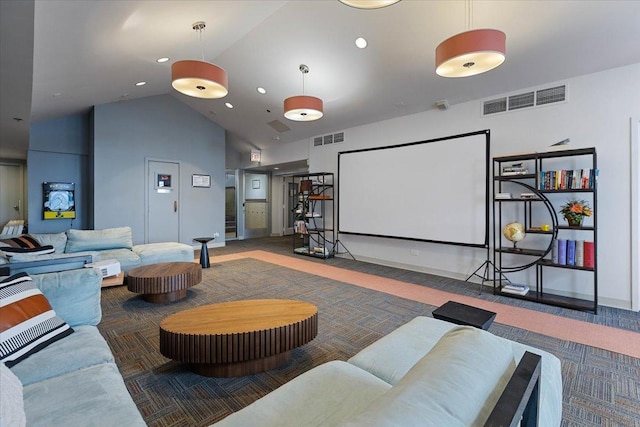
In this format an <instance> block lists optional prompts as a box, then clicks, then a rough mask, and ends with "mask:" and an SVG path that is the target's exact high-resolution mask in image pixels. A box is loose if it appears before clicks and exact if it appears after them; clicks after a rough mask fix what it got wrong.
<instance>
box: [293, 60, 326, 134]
mask: <svg viewBox="0 0 640 427" xmlns="http://www.w3.org/2000/svg"><path fill="white" fill-rule="evenodd" d="M299 68H300V72H301V73H302V95H298V96H292V97H290V98H287V99H285V100H284V116H285V117H286V118H287V119H289V120H295V121H296V122H310V121H313V120H318V119H319V118H321V117H322V116H323V115H324V114H323V112H322V109H323V105H322V99H320V98H316V97H315V96H307V95H304V75H305V74H307V73H308V72H309V67H307V66H306V65H304V64H301V65H300V67H299Z"/></svg>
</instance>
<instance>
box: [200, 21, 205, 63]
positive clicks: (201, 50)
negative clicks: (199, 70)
mask: <svg viewBox="0 0 640 427" xmlns="http://www.w3.org/2000/svg"><path fill="white" fill-rule="evenodd" d="M203 31H204V28H200V29H199V30H198V33H199V34H200V54H201V55H202V62H205V60H204V42H203V41H202V32H203Z"/></svg>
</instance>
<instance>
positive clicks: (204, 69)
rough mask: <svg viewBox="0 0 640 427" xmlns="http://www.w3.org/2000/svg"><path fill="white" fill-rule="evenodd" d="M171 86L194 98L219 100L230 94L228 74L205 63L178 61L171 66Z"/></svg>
mask: <svg viewBox="0 0 640 427" xmlns="http://www.w3.org/2000/svg"><path fill="white" fill-rule="evenodd" d="M171 85H172V86H173V88H174V89H175V90H177V91H178V92H181V93H183V94H185V95H189V96H193V97H194V98H206V99H217V98H223V97H225V96H226V95H227V94H228V93H229V89H228V88H229V78H228V76H227V72H226V71H225V70H223V69H222V68H220V67H218V66H217V65H214V64H211V63H209V62H204V61H190V60H187V61H177V62H174V63H173V65H171Z"/></svg>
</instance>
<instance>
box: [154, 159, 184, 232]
mask: <svg viewBox="0 0 640 427" xmlns="http://www.w3.org/2000/svg"><path fill="white" fill-rule="evenodd" d="M147 171H148V176H147V188H148V209H147V242H148V243H160V242H179V241H180V164H179V163H173V162H162V161H152V160H150V161H149V162H148V164H147Z"/></svg>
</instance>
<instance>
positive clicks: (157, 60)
mask: <svg viewBox="0 0 640 427" xmlns="http://www.w3.org/2000/svg"><path fill="white" fill-rule="evenodd" d="M168 60H169V58H167V57H166V56H165V57H162V58H158V59H156V62H159V63H161V64H162V63H163V62H167V61H168Z"/></svg>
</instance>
